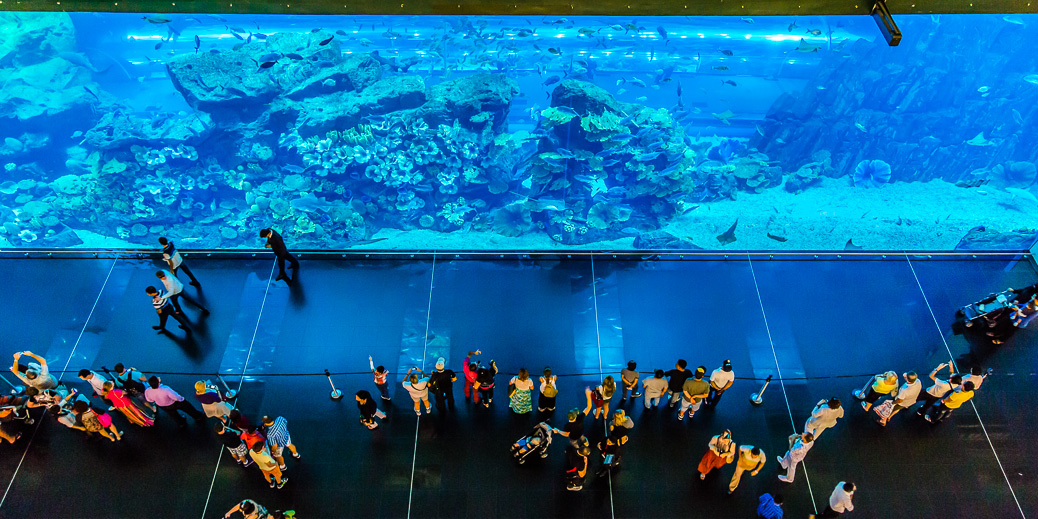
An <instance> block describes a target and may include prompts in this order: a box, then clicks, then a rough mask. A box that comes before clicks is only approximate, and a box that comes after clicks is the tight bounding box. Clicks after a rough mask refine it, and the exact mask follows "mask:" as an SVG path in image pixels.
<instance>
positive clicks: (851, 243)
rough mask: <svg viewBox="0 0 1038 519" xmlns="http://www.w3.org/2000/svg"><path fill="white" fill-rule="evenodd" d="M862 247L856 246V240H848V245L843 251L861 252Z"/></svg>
mask: <svg viewBox="0 0 1038 519" xmlns="http://www.w3.org/2000/svg"><path fill="white" fill-rule="evenodd" d="M861 249H862V247H861V246H859V245H855V244H854V238H851V239H849V240H847V244H846V245H844V246H843V250H861Z"/></svg>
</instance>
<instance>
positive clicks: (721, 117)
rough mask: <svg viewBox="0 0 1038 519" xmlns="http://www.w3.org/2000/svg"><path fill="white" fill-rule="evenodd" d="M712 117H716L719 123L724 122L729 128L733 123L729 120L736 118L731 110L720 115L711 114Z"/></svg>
mask: <svg viewBox="0 0 1038 519" xmlns="http://www.w3.org/2000/svg"><path fill="white" fill-rule="evenodd" d="M710 115H712V116H714V118H715V119H717V120H718V121H721V122H723V123H724V124H726V125H728V126H731V125H732V123H730V122H728V119H731V118H732V117H735V114H733V113H732V111H731V110H725V111H723V112H721V113H719V114H710Z"/></svg>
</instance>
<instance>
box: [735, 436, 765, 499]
mask: <svg viewBox="0 0 1038 519" xmlns="http://www.w3.org/2000/svg"><path fill="white" fill-rule="evenodd" d="M767 459H768V456H767V455H766V454H764V451H762V450H760V449H759V448H757V447H754V446H753V445H740V446H739V459H738V460H736V462H735V474H734V475H732V481H731V483H728V493H729V494H731V493H732V492H735V489H736V488H738V486H739V481H741V480H742V473H743V472H746V471H747V470H749V471H750V475H751V476H756V475H757V473H758V472H760V469H762V468H764V462H765V461H767Z"/></svg>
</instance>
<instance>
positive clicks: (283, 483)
mask: <svg viewBox="0 0 1038 519" xmlns="http://www.w3.org/2000/svg"><path fill="white" fill-rule="evenodd" d="M285 483H288V478H281V483H278V488H282V487H284V486H285Z"/></svg>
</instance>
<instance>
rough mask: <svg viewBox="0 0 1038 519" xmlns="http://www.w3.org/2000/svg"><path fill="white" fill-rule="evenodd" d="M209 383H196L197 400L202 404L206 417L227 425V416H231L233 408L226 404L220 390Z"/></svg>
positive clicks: (200, 381)
mask: <svg viewBox="0 0 1038 519" xmlns="http://www.w3.org/2000/svg"><path fill="white" fill-rule="evenodd" d="M207 382H208V381H202V380H199V381H198V382H195V400H198V403H199V404H202V411H203V412H204V413H205V415H206V416H208V417H210V418H216V419H219V420H220V421H221V422H224V423H227V416H228V415H230V414H231V406H229V405H227V402H224V398H223V394H221V393H220V388H218V387H216V386H215V385H214V384H213V383H212V382H208V383H207Z"/></svg>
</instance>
